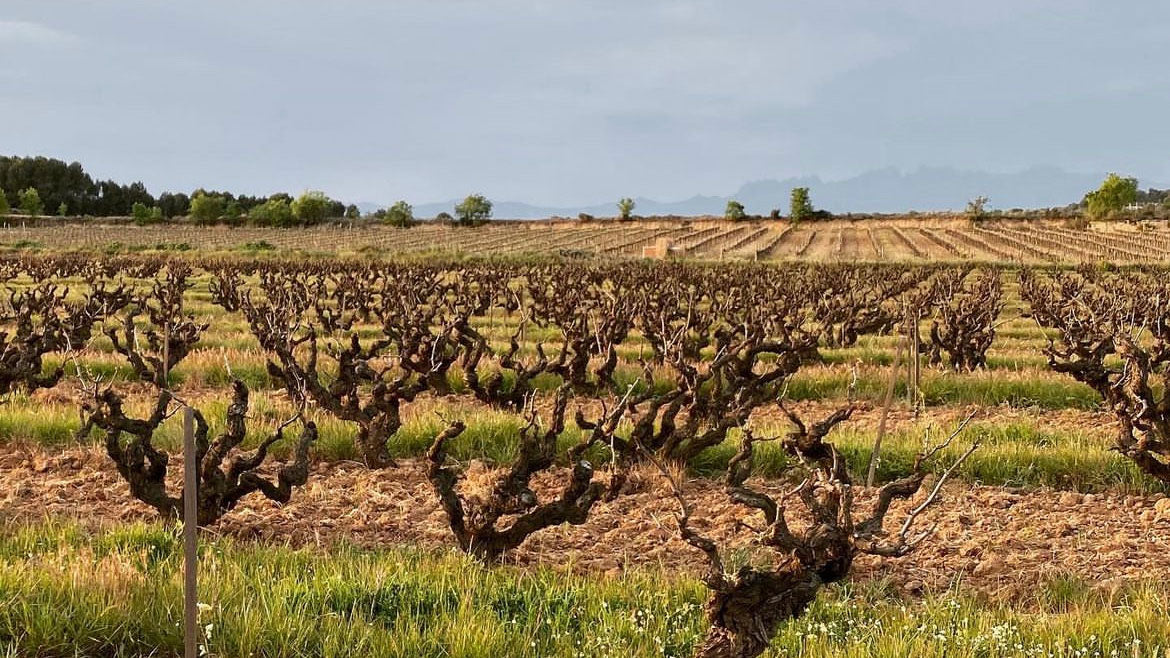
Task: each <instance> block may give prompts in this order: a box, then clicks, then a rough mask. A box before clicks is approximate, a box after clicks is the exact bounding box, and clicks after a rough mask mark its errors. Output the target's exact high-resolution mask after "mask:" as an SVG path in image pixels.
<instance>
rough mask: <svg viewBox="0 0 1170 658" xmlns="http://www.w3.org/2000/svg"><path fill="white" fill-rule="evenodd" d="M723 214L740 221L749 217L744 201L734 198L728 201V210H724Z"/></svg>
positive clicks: (734, 220) (732, 219)
mask: <svg viewBox="0 0 1170 658" xmlns="http://www.w3.org/2000/svg"><path fill="white" fill-rule="evenodd" d="M723 216H724V217H725V218H727V219H729V220H731V221H733V222H738V221H739V220H741V219H743V218H744V217H747V213H746V212H744V209H743V204H742V203H740V202H738V201H736V200H735V199H732V200H730V201H728V202H727V210H724V211H723Z"/></svg>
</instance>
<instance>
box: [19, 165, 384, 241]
mask: <svg viewBox="0 0 1170 658" xmlns="http://www.w3.org/2000/svg"><path fill="white" fill-rule="evenodd" d="M14 210H18V211H20V212H22V213H23V214H25V215H28V216H32V217H36V216H40V215H46V214H54V215H59V216H78V215H90V216H94V217H133V218H134V219H135V220H137V221H139V222H149V221H156V220H163V219H171V218H174V217H191V218H193V219H196V220H199V221H205V222H228V223H230V222H233V221H242V220H243V219H244V218H247V219H248V220H249V221H250V222H251V223H259V224H268V225H273V226H293V225H303V224H313V223H317V222H321V221H326V220H329V219H339V218H346V219H356V218H357V217H359V216H360V214H361V213H360V212H359V210H358V207H357V206H356V205H353V204H349V205H346V204H345V203H343V202H341V201H338V200H336V199H331V198H329V197H328V196H327V195H326V194H325V193H324V192H317V191H306V192H305V193H303V194H301V195H300V196H298V197H293V196H292V195H290V194H287V193H284V192H281V193H277V194H273V195H271V196H255V195H250V194H234V193H232V192H228V191H218V190H206V189H203V188H199V189H196V190H195V191H193V192H192V193H190V194H187V193H185V192H163V193H162V194H159V195H158V196H157V197H156V196H154V195H153V194H151V193H150V191H148V190H147V189H146V185H144V184H143V183H142V182H141V181H135V182H133V183H130V184H128V185H124V184H121V183H118V182H116V181H113V180H95V179H94V178H93V177H92V176H90V175H89V174H88V173H86V171H85V169H84V168H83V167H82V166H81V164H80V163H78V162H72V163H66V162H64V161H62V160H57V159H55V158H46V157H44V156H36V157H19V156H0V215H4V214H8V213H11V212H13V211H14Z"/></svg>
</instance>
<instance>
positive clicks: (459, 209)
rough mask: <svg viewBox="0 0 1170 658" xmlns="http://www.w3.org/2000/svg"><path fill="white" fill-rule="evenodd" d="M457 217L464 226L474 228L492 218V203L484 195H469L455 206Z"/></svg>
mask: <svg viewBox="0 0 1170 658" xmlns="http://www.w3.org/2000/svg"><path fill="white" fill-rule="evenodd" d="M455 216H456V217H458V218H459V223H460V224H462V225H463V226H473V225H475V224H479V223H480V222H484V221H487V220H488V219H490V218H491V216H492V202H491V201H488V199H487V197H485V196H484V195H482V194H469V195H467V198H466V199H464V200H463V201H462V202H461V203H459V204H458V205H456V206H455Z"/></svg>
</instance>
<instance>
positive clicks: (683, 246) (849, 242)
mask: <svg viewBox="0 0 1170 658" xmlns="http://www.w3.org/2000/svg"><path fill="white" fill-rule="evenodd" d="M91 221H92V222H93V223H91V224H81V223H72V224H66V225H60V226H53V225H43V224H42V225H37V226H29V227H20V226H17V225H13V224H9V225H5V226H4V227H3V228H0V247H8V248H13V247H19V248H23V249H30V248H32V249H35V248H42V249H50V250H51V249H90V250H119V249H122V250H131V251H135V250H143V249H155V248H172V249H173V248H191V249H198V250H207V251H233V250H251V251H263V250H269V249H276V250H302V251H308V252H318V253H320V252H354V253H359V252H360V253H367V254H386V255H391V254H410V253H430V254H435V253H440V254H448V255H452V254H462V255H471V256H477V255H478V256H483V255H509V254H511V255H516V254H533V253H544V254H550V253H554V254H555V253H561V254H564V253H571V254H577V255H587V256H596V257H639V256H642V255H643V254H644V253H645V249H646V248H648V247H655V246H657V245H659V244H660V243H664V244H666V245H668V246H669V248H670V251H669V255H670V256H671V257H676V258H688V259H701V260H748V261H789V260H798V261H809V262H850V261H866V262H877V261H898V262H950V261H964V260H967V261H982V262H1005V263H1025V264H1027V263H1063V264H1076V263H1095V262H1103V261H1108V262H1113V263H1161V262H1167V261H1170V229H1168V228H1166V227H1165V226H1160V225H1156V224H1155V225H1131V224H1125V223H1120V222H1100V223H1094V224H1092V225H1091V226H1090V227H1089V228H1087V229H1074V228H1070V227H1068V226H1067V225H1066V224H1065V223H1063V222H1059V221H1046V220H1031V221H999V220H996V221H990V220H989V221H985V222H981V223H978V224H973V223H971V222H968V221H963V220H957V219H956V220H940V219H932V220H921V221H916V220H913V219H906V220H862V221H853V222H850V221H843V220H832V221H820V222H806V223H804V224H802V225H800V226H791V225H790V224H789V223H787V222H739V223H731V222H726V221H704V220H694V221H673V222H664V221H634V222H613V221H595V222H587V223H581V222H569V221H530V222H519V221H513V222H489V223H488V224H486V225H484V226H479V227H475V228H457V227H452V226H443V225H437V224H432V223H426V224H422V225H419V226H415V227H412V228H409V229H396V228H389V227H381V226H360V227H356V228H354V227H347V226H334V227H315V228H306V229H270V228H246V227H240V228H227V227H198V226H185V225H156V226H134V225H126V224H117V225H114V224H107V225H103V224H101V223H100V222H98V221H97V220H91Z"/></svg>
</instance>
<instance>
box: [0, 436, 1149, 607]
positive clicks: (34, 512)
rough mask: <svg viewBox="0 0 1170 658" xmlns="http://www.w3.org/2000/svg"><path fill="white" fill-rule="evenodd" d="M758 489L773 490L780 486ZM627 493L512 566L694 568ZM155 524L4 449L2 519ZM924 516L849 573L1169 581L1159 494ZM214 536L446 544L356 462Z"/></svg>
mask: <svg viewBox="0 0 1170 658" xmlns="http://www.w3.org/2000/svg"><path fill="white" fill-rule="evenodd" d="M179 461H180V460H178V459H176V460H174V461H173V462H172V473H173V474H178V473H181V471H182V469H181V467H180V463H179ZM469 473H470V477H469V481H471V482H473V483H478V484H479V485H482V483H483V482H484V480H486V478H485V477H484V476H485V475H486V474H487V472H486V469H484V468H483V467H482V466H481V465H479V464H472V465H471V466H470V468H469ZM558 475H563V473H556V474H552V475H551V476H549V477H546V478H544V479H542V480H541V481H539V482H538V483H537V489H538V490H540V491H542V492H552V491H554V490H555V489H557V488H559V487H558V482H556V481H555V477H557V476H558ZM757 484H758V485H759V486H761V487H763V488H765V489H768V490H771V491H777V490H779V489H780V485H779V483H766V484H765V483H757ZM471 486H476V485H475V484H473V485H471ZM632 489H633V491H631V492H630V493H629V494H628V495H625V496H622V497H621V498H619V499H618V500H616V501H614V502H612V503H601V504H599V505H598V506H597V507H596V508H595V510H594V513H593V514H592V515H591V516H590V518H589V521H588V522H587V523H586V524H584V525H582V526H578V527H562V528H554V529H549V530H547V531H545V532H543V533H540V534H537V535H535V536H533V537H532V538H530V540H529V542H528V543H527V544H525V545H524V546H523V547H522V548H521V550H519V551H517V552H516V554H515V555H514V556H513V558H512V559H513V560H514V561H515V562H516V563H517V564H519V565H535V564H541V565H553V566H558V567H565V568H569V569H574V570H578V571H587V572H592V573H605V574H617V573H620V572H621V571H623V570H625V569H630V568H638V567H651V568H656V567H662V568H666V569H670V570H681V571H686V572H691V573H694V572H696V571H697V570H698V569H699V568H700V567H701V564H700V559H699V558H700V555H699V554H698V552H697V551H695V550H694V549H692V548H690V547H689V546H687V545H686V544H684V543H683V542H681V541H680V540H679V539H678V538H677V537H676V533H677V530H676V527H675V523H674V513H675V510H676V509H677V507H676V502H675V501H674V500H673V499H672V498H671V497H670V496H668V495H666V494H665V492H666V489H665V486H664V483H663V482H662V481H661V478H660V477H658V476H655V475H652V474H651V473H650V472H649V471H647V472H646V473H645V474H643V475H642V477H639V478H635V481H634V483H633V487H632ZM686 492H687V495H688V498H690V499H691V500H692V504H693V506H694V508H695V510H696V512H695V520H694V524H695V526H696V527H697V528H698V529H700V530H702V531H703V532H704V533H706V534H708V535H709V536H711V537H712V538H714V539H717V540H719V541H720V542H721V543H722V544H723V545H725V546H727V547H730V549H734V548H744V549H748V550H753V549H752V548H751V546H752V545H751V542H750V533H749V532H748V531H746V530H745V529H744V528H743V527H742V526H740V525H739V522H740V521H745V522H747V523H749V524H758V523H759V522H760V519H759V518H756V517H757V515H753V514H749V513H747V512H746V510H744V509H743V508H741V507H737V506H735V505H733V504H731V503H730V502H729V501H728V499H727V496H726V495H725V494H724V493H723V492H722V491H721V490H720V488H719V486H718V483H717V482H714V481H710V480H704V479H692V480H689V481H688V482H687V483H686ZM868 498H869V496H868V495H867V494H865V493H862V494H861V495H860V501H859V502H860V504H861V505H863V506H864V505H866V503H867V502H868ZM862 509H865V507H862ZM152 515H153V512H152V510H150V509H148V508H146V507H145V506H143V505H142V504H140V503H138V502H137V501H135V500H134V499H133V498H131V497H130V495H129V493H128V490H127V488H126V485H125V484H124V483H123V482H122V481H121V479H120V478H119V476H118V474H117V472H116V471H115V470H114V469H113V467H112V465H111V464H110V462H109V460H108V459H107V458H106V457H105V456H104V455H103V454H102V453H101V452H100V451H98V450H97V449H70V450H67V451H63V452H55V453H51V454H50V453H47V452H44V451H40V450H36V449H22V448H17V447H5V448H0V519H7V520H9V522H16V523H24V522H37V521H39V520H42V519H45V518H56V519H61V518H65V519H70V520H74V521H76V522H78V523H80V524H82V525H83V526H86V527H93V528H98V527H102V526H109V525H113V524H118V523H123V522H128V521H136V520H142V519H150V518H152ZM899 516H900V515H899V514H898V513H897V511H896V510H895V512H892V513H891V516H890V517H889V520H890V521H892V523H890V524H889V525H890V527H897V526H895V525H894V523H899V522H900V521H899V518H898V517H899ZM1163 517H1165V519H1164V518H1163ZM920 521H921V524H922V527H929V524H935V523H937V529H936V531H935V535H934V537H933V538H932V539H930V540H928V541H927V542H926V543H925V544H924V545H923V546H922V547H921V548H920V549H919V550H918V551H917V552H915V553H913V554H912V555H910V556H909V557H906V558H903V559H900V560H876V559H871V558H868V557H867V558H864V559H862V560H861V561H860V563H859V564H858V565H857V575H858V577H859V578H861V579H873V578H880V577H887V576H888V577H889V578H891V579H892V580H893V581H894V583H896V584H897V585H898V586H899V587H901V588H902V589H905V590H908V591H917V590H922V589H932V588H944V587H947V586H948V585H949V584H951V583H952V582H954V581H956V580H959V579H961V580H962V581H963V583H964V584H965V585H966V586H968V587H974V588H976V589H977V590H980V591H982V592H985V593H987V594H991V595H995V596H997V597H1015V596H1026V595H1027V594H1028V592H1030V591H1033V590H1034V589H1035V587H1036V585H1037V584H1039V583H1042V582H1043V581H1044V580H1045V579H1046V578H1048V577H1050V576H1051V575H1054V574H1062V575H1070V574H1071V575H1075V576H1079V577H1081V578H1084V579H1087V580H1088V581H1090V582H1095V583H1099V584H1101V585H1103V586H1106V587H1112V586H1116V585H1118V584H1121V583H1123V582H1125V581H1135V580H1139V579H1149V578H1159V577H1165V576H1166V575H1168V574H1170V550H1167V548H1168V547H1170V499H1167V498H1162V497H1159V496H1149V497H1141V496H1125V495H1120V494H1106V495H1097V496H1092V495H1084V496H1082V495H1079V494H1073V493H1068V492H1058V491H1032V492H1013V491H1007V490H1004V489H1000V488H991V487H976V486H970V485H966V484H959V483H955V484H951V485H948V486H947V488H946V490H945V497H944V500H943V504H942V505H941V506H940V507H939V508H936V509H934V510H932V511H931V512H928V513H927V514H926V515H924V516H923V518H922V519H920ZM794 525H799V522H797V523H795V524H794ZM214 532H216V533H223V534H224V535H227V536H230V537H233V538H235V539H237V540H241V541H258V542H272V543H280V544H284V543H288V544H292V545H296V546H309V547H320V548H322V549H323V550H325V549H327V548H328V546H329V545H330V544H331V543H334V542H338V541H347V542H353V543H356V544H359V545H362V546H368V547H375V546H387V545H394V544H414V545H423V546H429V547H443V546H449V545H450V544H451V538H450V536H449V534H448V531H447V528H446V525H445V519H444V517H443V515H442V512H441V511H440V510H439V508H438V506H437V505H436V502H435V496H434V493H433V492H432V490H431V488H430V485H429V483H428V482H427V480H426V479H425V477H424V476H423V472H422V464H421V463H420V462H417V461H411V462H404V463H403V464H402V465H401V466H399V467H398V468H396V469H392V470H387V471H381V472H371V471H369V470H367V469H366V468H364V467H363V466H361V465H358V464H352V463H334V464H318V465H317V466H315V467H314V473H313V476H312V479H311V480H310V482H309V484H308V485H307V486H306V487H305V488H304V489H301V490H298V491H297V492H296V493H295V494H294V497H293V501H292V502H291V503H290V504H289V505H286V506H284V507H276V506H274V505H273V504H272V503H270V502H269V501H267V500H264V499H262V498H252V499H249V500H247V501H245V502H244V503H242V504H241V505H240V507H238V508H237V509H236V510H234V511H232V512H231V513H230V514H229V515H228V516H227V517H225V518H224V519H223V520H222V521H221V523H220V524H219V525H217V526H216V527H215V529H214Z"/></svg>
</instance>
